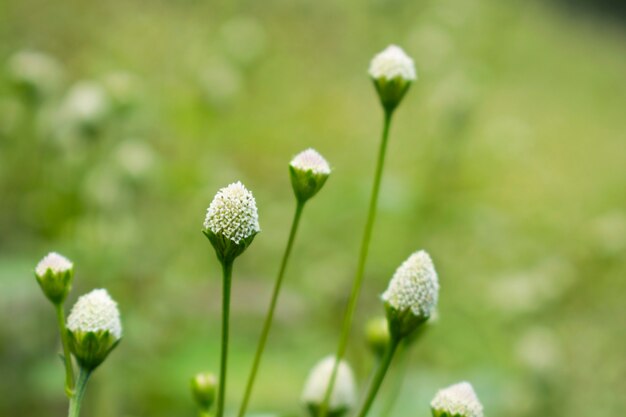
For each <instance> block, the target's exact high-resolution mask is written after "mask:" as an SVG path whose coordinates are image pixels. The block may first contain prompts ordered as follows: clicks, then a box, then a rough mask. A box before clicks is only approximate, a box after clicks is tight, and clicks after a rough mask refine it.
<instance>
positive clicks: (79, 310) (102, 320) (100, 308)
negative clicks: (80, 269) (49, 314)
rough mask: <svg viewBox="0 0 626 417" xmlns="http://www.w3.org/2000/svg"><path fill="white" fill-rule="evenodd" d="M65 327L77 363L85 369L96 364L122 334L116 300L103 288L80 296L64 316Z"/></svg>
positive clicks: (100, 361) (116, 342)
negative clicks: (69, 311) (67, 315)
mask: <svg viewBox="0 0 626 417" xmlns="http://www.w3.org/2000/svg"><path fill="white" fill-rule="evenodd" d="M67 330H68V334H69V336H70V338H69V341H70V350H71V351H72V353H73V354H74V356H76V359H77V361H78V363H79V364H80V365H81V366H83V367H84V368H87V369H94V368H96V367H97V366H98V365H100V363H102V361H103V360H104V359H105V358H106V357H107V355H108V354H109V352H111V350H112V349H113V348H114V347H115V346H117V344H118V342H119V341H120V339H121V337H122V323H121V321H120V313H119V311H118V309H117V303H116V302H115V301H113V299H112V298H111V296H110V295H109V293H108V292H107V290H104V289H97V290H93V291H91V292H90V293H88V294H86V295H83V296H81V297H79V298H78V301H77V302H76V304H74V307H72V311H71V313H70V315H69V317H68V318H67Z"/></svg>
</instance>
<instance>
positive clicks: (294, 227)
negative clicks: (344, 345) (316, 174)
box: [239, 201, 304, 417]
mask: <svg viewBox="0 0 626 417" xmlns="http://www.w3.org/2000/svg"><path fill="white" fill-rule="evenodd" d="M303 209H304V202H301V201H298V203H297V205H296V212H295V214H294V217H293V221H292V223H291V231H290V232H289V239H288V240H287V247H286V248H285V253H284V254H283V259H282V261H281V263H280V269H279V270H278V276H277V277H276V283H275V284H274V290H273V292H272V299H271V301H270V307H269V310H268V311H267V316H266V317H265V323H263V329H262V330H261V337H260V338H259V344H258V346H257V349H256V354H255V355H254V362H253V364H252V370H251V371H250V376H249V377H248V383H247V385H246V392H245V394H244V396H243V401H242V403H241V408H240V409H239V417H243V416H244V415H245V414H246V410H247V408H248V403H249V401H250V396H251V395H252V388H253V386H254V381H255V378H256V374H257V371H258V370H259V364H260V363H261V357H262V356H263V351H264V350H265V343H266V342H267V336H268V335H269V332H270V327H272V322H273V320H274V311H275V310H276V304H277V301H278V294H279V293H280V287H281V285H282V282H283V277H284V276H285V270H286V269H287V261H288V260H289V255H290V254H291V249H292V248H293V242H294V240H295V238H296V232H297V231H298V225H299V224H300V217H301V216H302V210H303Z"/></svg>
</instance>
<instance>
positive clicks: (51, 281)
mask: <svg viewBox="0 0 626 417" xmlns="http://www.w3.org/2000/svg"><path fill="white" fill-rule="evenodd" d="M73 276H74V264H72V262H71V261H70V260H69V259H67V258H66V257H64V256H62V255H59V254H58V253H56V252H50V253H49V254H47V255H46V256H45V257H44V258H43V259H42V260H41V261H39V263H38V264H37V267H36V268H35V277H36V278H37V282H38V283H39V285H40V286H41V289H42V290H43V292H44V294H45V295H46V297H48V299H49V300H50V301H52V302H53V303H54V304H60V303H62V302H63V301H64V300H65V297H67V294H68V293H69V292H70V289H71V288H72V277H73Z"/></svg>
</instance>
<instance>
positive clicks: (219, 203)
mask: <svg viewBox="0 0 626 417" xmlns="http://www.w3.org/2000/svg"><path fill="white" fill-rule="evenodd" d="M204 229H205V230H210V231H211V232H212V233H213V234H215V235H219V236H223V237H225V238H226V239H229V240H231V241H233V242H234V243H235V244H239V243H240V242H241V241H242V240H244V239H247V238H249V237H250V236H253V235H255V234H256V233H258V232H260V231H261V228H260V227H259V215H258V213H257V208H256V201H255V200H254V196H253V195H252V193H251V192H250V191H248V189H246V187H244V185H243V184H242V183H241V182H239V181H237V182H235V183H232V184H230V185H229V186H227V187H225V188H222V189H221V190H219V191H218V192H217V194H216V195H215V197H214V198H213V201H212V202H211V205H210V206H209V208H208V209H207V213H206V218H205V220H204Z"/></svg>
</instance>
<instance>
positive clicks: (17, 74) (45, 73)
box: [8, 50, 63, 95]
mask: <svg viewBox="0 0 626 417" xmlns="http://www.w3.org/2000/svg"><path fill="white" fill-rule="evenodd" d="M8 73H9V77H10V78H11V79H12V81H13V82H14V83H16V84H17V85H18V86H21V87H23V88H26V89H28V90H30V91H29V93H32V94H35V95H47V94H50V93H53V92H55V91H56V90H58V89H59V88H60V86H61V84H62V81H63V68H62V67H61V64H60V63H59V62H58V61H57V60H56V59H55V58H53V57H52V56H50V55H47V54H44V53H42V52H37V51H30V50H23V51H18V52H16V53H15V54H13V55H12V56H11V57H10V58H9V62H8Z"/></svg>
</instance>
